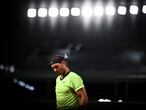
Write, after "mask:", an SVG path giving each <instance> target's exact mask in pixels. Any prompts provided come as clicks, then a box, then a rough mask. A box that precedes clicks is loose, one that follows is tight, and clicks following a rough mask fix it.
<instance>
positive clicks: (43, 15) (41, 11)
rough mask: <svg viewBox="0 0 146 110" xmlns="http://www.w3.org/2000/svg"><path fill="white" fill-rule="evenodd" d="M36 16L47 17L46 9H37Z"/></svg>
mask: <svg viewBox="0 0 146 110" xmlns="http://www.w3.org/2000/svg"><path fill="white" fill-rule="evenodd" d="M38 16H39V17H46V16H47V9H46V8H39V10H38Z"/></svg>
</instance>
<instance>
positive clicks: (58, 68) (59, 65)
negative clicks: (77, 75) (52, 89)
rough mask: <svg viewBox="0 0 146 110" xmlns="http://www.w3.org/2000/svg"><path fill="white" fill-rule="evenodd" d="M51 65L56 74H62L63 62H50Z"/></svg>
mask: <svg viewBox="0 0 146 110" xmlns="http://www.w3.org/2000/svg"><path fill="white" fill-rule="evenodd" d="M51 67H52V69H53V71H54V72H55V73H56V74H58V75H62V74H64V68H63V63H55V64H52V65H51Z"/></svg>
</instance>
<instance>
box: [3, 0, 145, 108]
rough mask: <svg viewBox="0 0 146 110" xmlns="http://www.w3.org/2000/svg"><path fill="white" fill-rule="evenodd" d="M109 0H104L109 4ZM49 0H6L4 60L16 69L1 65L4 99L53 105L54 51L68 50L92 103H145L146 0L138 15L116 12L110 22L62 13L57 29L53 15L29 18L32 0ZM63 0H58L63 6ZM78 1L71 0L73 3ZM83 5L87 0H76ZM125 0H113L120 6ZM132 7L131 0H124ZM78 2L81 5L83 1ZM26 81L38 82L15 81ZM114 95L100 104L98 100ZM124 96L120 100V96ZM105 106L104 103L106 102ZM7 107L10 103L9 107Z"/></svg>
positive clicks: (36, 4) (37, 0)
mask: <svg viewBox="0 0 146 110" xmlns="http://www.w3.org/2000/svg"><path fill="white" fill-rule="evenodd" d="M108 1H110V0H103V3H104V4H107V3H108ZM42 2H44V3H45V4H46V7H48V6H49V4H50V3H51V1H49V0H48V1H47V0H44V1H41V0H31V1H30V0H13V1H5V2H3V3H2V5H3V6H5V8H2V7H1V12H2V14H1V15H2V17H1V19H2V20H1V37H0V38H1V40H0V50H1V53H0V64H3V65H4V66H5V67H7V66H10V65H14V66H15V72H14V73H10V72H9V71H7V70H6V69H4V70H3V69H1V70H0V87H1V89H0V97H1V98H0V99H1V101H2V102H4V104H7V105H11V104H13V105H12V106H11V107H14V108H19V106H18V105H19V104H20V105H21V107H24V108H25V107H26V108H27V107H28V105H29V106H31V107H36V108H40V109H42V108H45V107H47V109H49V108H50V107H53V108H54V106H55V91H54V87H55V78H56V75H55V74H54V73H53V71H52V70H51V68H50V65H49V62H48V61H49V58H50V56H51V55H52V54H53V53H55V52H58V53H60V52H61V53H62V52H67V53H68V55H69V59H70V68H71V70H73V71H75V72H77V73H78V74H79V75H81V77H82V78H83V80H84V83H85V86H86V89H87V93H88V96H89V108H90V107H94V106H95V108H96V107H97V108H101V109H104V108H108V107H111V108H115V109H117V108H122V107H123V109H125V107H126V106H127V105H128V106H129V105H130V107H133V106H134V107H135V106H137V105H138V107H141V106H142V105H145V104H146V95H145V93H146V90H145V84H146V73H145V72H146V69H145V68H146V67H145V64H146V56H145V51H146V43H145V35H146V31H145V30H146V27H145V26H146V15H145V14H143V13H142V12H141V8H142V5H143V4H146V3H145V1H144V0H142V1H140V2H138V1H137V2H138V6H139V8H140V9H139V13H138V15H131V14H130V13H129V11H127V14H126V15H125V16H120V15H118V14H117V13H116V14H115V15H114V17H113V18H112V23H111V24H108V16H106V15H104V16H103V17H102V20H101V21H100V24H99V25H98V24H96V20H97V18H96V17H92V18H91V22H90V23H89V26H87V28H85V27H84V23H83V18H82V17H80V16H79V17H72V16H71V15H70V16H69V17H67V18H62V17H60V16H59V17H58V18H57V20H56V25H55V27H54V28H52V26H51V22H52V21H51V20H50V17H48V16H47V17H45V18H39V17H38V16H37V17H35V18H28V17H27V10H28V8H30V4H32V3H33V4H34V7H35V8H36V9H38V8H39V7H40V4H41V3H42ZM62 2H63V0H60V1H57V3H58V5H59V7H61V5H60V4H62ZM74 2H75V0H70V1H68V4H69V7H72V4H73V3H74ZM78 2H79V4H83V0H81V1H78ZM91 2H93V3H94V2H95V1H91ZM121 2H123V0H121V1H120V0H116V1H114V3H115V6H116V9H117V6H118V5H119V4H120V3H121ZM124 3H125V4H126V6H127V10H129V6H130V4H132V1H130V0H129V1H124ZM79 6H80V5H79ZM14 78H15V79H18V80H22V81H24V82H26V83H29V84H30V85H33V86H34V87H35V90H34V91H29V90H27V89H25V88H24V87H21V86H19V85H18V84H16V83H14V82H13V80H14ZM100 98H103V99H111V100H112V102H111V103H100V102H98V99H100ZM119 99H121V100H123V102H122V103H118V100H119ZM105 105H106V106H105ZM5 107H8V106H5Z"/></svg>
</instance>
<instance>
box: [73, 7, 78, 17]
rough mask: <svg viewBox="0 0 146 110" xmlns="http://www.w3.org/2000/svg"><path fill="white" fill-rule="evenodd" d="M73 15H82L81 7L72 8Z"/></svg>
mask: <svg viewBox="0 0 146 110" xmlns="http://www.w3.org/2000/svg"><path fill="white" fill-rule="evenodd" d="M71 15H72V16H79V15H80V9H79V8H76V7H73V8H71Z"/></svg>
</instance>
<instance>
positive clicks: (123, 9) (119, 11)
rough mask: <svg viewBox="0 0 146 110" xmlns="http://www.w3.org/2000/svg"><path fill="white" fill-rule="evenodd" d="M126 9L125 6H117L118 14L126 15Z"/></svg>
mask: <svg viewBox="0 0 146 110" xmlns="http://www.w3.org/2000/svg"><path fill="white" fill-rule="evenodd" d="M126 11H127V9H126V7H125V6H119V7H118V14H119V15H126Z"/></svg>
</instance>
